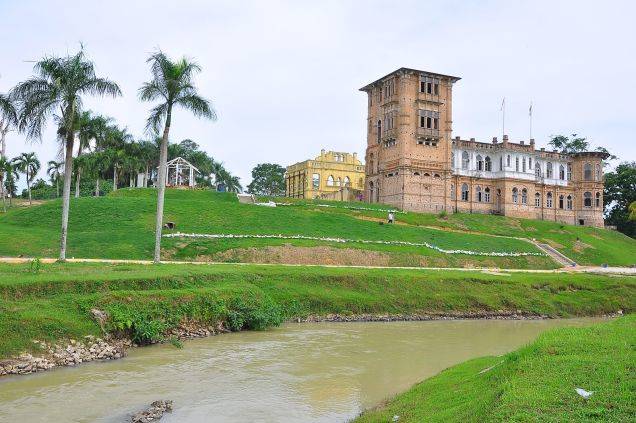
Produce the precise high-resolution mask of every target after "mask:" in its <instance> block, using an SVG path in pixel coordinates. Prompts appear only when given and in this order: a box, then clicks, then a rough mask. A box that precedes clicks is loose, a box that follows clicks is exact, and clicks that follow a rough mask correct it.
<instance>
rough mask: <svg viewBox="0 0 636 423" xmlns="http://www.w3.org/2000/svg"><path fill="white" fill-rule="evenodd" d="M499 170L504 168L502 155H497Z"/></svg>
mask: <svg viewBox="0 0 636 423" xmlns="http://www.w3.org/2000/svg"><path fill="white" fill-rule="evenodd" d="M499 170H504V167H503V156H500V157H499Z"/></svg>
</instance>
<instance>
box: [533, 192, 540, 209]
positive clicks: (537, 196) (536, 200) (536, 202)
mask: <svg viewBox="0 0 636 423" xmlns="http://www.w3.org/2000/svg"><path fill="white" fill-rule="evenodd" d="M534 206H535V207H541V194H539V193H538V192H537V193H535V194H534Z"/></svg>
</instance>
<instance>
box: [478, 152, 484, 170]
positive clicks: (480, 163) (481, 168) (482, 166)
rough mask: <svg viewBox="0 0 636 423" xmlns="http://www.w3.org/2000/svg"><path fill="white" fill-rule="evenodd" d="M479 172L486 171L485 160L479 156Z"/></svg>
mask: <svg viewBox="0 0 636 423" xmlns="http://www.w3.org/2000/svg"><path fill="white" fill-rule="evenodd" d="M477 170H484V159H482V157H481V155H477Z"/></svg>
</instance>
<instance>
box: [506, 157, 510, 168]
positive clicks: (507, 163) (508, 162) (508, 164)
mask: <svg viewBox="0 0 636 423" xmlns="http://www.w3.org/2000/svg"><path fill="white" fill-rule="evenodd" d="M506 167H510V154H508V158H507V159H506Z"/></svg>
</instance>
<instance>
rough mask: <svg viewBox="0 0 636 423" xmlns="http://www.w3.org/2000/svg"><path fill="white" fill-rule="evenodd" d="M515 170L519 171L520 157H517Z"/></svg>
mask: <svg viewBox="0 0 636 423" xmlns="http://www.w3.org/2000/svg"><path fill="white" fill-rule="evenodd" d="M515 172H519V157H516V158H515Z"/></svg>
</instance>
